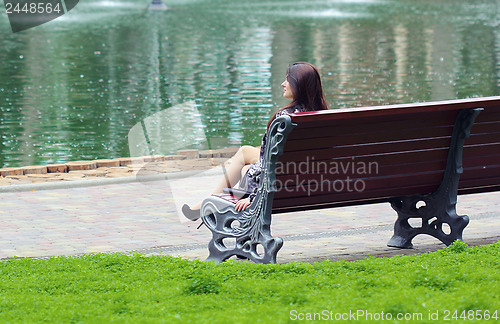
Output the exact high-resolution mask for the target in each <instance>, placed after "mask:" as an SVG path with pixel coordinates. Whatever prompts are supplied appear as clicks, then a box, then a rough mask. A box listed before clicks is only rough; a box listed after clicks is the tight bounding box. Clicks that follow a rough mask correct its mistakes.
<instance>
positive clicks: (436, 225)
mask: <svg viewBox="0 0 500 324" xmlns="http://www.w3.org/2000/svg"><path fill="white" fill-rule="evenodd" d="M482 110H483V109H482V108H474V109H464V110H462V111H460V113H459V114H458V116H457V118H456V121H455V126H454V128H453V134H452V137H451V144H450V148H449V151H448V159H447V163H446V169H445V173H444V176H443V180H442V182H441V184H440V185H439V187H438V189H437V190H436V191H435V192H433V193H429V194H426V195H414V196H406V197H399V198H394V199H392V200H391V206H392V208H393V209H394V210H395V211H396V212H397V213H398V219H397V220H396V223H395V224H394V235H393V236H392V238H391V239H390V241H389V243H387V245H388V246H393V247H399V248H411V247H412V246H413V244H412V243H411V241H412V240H413V238H414V237H415V236H416V235H418V234H428V235H431V236H434V237H435V238H437V239H438V240H440V241H441V242H443V243H444V244H446V245H450V244H451V243H453V242H454V241H455V240H457V239H458V240H462V233H463V230H464V228H465V227H466V226H467V224H468V223H469V217H468V216H466V215H463V216H459V215H457V212H456V204H457V191H458V181H459V179H460V175H461V174H462V172H463V168H462V151H463V147H464V141H465V139H466V138H467V137H469V136H470V129H471V127H472V124H473V123H474V120H475V118H476V116H477V115H478V114H479V113H480V112H481V111H482ZM419 202H420V203H421V204H420V206H419ZM410 219H420V220H421V222H422V224H421V226H418V227H414V226H412V225H410V222H409V221H410ZM443 225H448V227H449V232H448V231H445V228H444V227H443ZM447 232H448V233H447Z"/></svg>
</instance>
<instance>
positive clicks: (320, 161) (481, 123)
mask: <svg viewBox="0 0 500 324" xmlns="http://www.w3.org/2000/svg"><path fill="white" fill-rule="evenodd" d="M476 117H477V118H476ZM473 124H474V127H471V126H472V125H473ZM471 131H472V133H470V132H471ZM268 134H269V145H268V147H267V151H266V155H265V156H266V161H265V165H266V167H265V170H264V171H263V172H262V173H261V178H260V187H259V190H258V194H257V197H256V198H255V199H254V201H253V202H252V204H251V205H250V206H249V207H248V208H247V209H246V210H244V211H242V212H239V213H238V212H236V211H235V210H234V203H235V201H237V199H235V198H234V197H232V196H231V195H228V194H220V195H214V196H211V197H208V198H207V199H205V201H204V203H203V206H202V209H201V214H202V215H203V217H202V219H203V222H204V224H205V225H206V226H207V227H208V228H209V229H210V230H211V231H212V234H213V237H212V239H211V241H210V243H209V246H208V248H209V252H210V255H209V257H208V259H207V260H215V261H217V262H220V261H223V260H226V259H227V258H229V257H231V256H233V255H237V256H239V257H245V258H248V259H250V260H253V261H254V262H262V263H269V262H273V263H275V262H276V255H277V253H278V250H279V249H280V248H281V246H282V244H283V240H282V239H281V238H279V237H272V236H271V233H270V225H271V214H277V213H283V212H292V211H294V212H295V211H303V210H311V209H318V208H332V207H338V206H353V205H360V204H373V203H380V202H389V203H390V204H391V206H392V208H393V209H395V210H396V212H397V214H398V217H397V220H396V222H395V225H394V235H393V237H392V238H391V239H390V241H389V243H388V245H389V246H393V247H400V248H410V247H412V243H411V241H412V239H413V238H414V237H415V236H416V235H419V234H428V235H431V236H434V237H436V238H437V239H439V240H441V241H442V242H443V243H444V244H446V245H449V244H451V243H452V242H453V241H455V240H457V239H459V240H461V239H462V232H463V230H464V228H465V227H466V226H467V224H468V222H469V218H468V217H467V216H459V215H457V214H456V209H455V206H456V202H457V194H469V193H480V192H488V191H495V190H499V189H500V97H486V98H476V99H464V100H452V101H441V102H429V103H415V104H405V105H388V106H380V107H367V108H352V109H336V110H328V111H319V112H308V113H298V114H292V115H290V116H283V117H280V118H277V119H276V120H275V121H274V122H273V123H272V125H271V126H270V128H269V130H268ZM469 135H470V138H469V139H467V141H465V139H466V138H467V137H469ZM464 143H465V145H464ZM462 156H463V157H462ZM462 164H463V166H462ZM462 173H463V175H462V176H461V174H462ZM460 176H461V179H460ZM459 180H460V181H459ZM416 221H417V223H418V224H415V223H416ZM230 240H233V242H234V246H229V244H226V242H227V241H230ZM259 246H260V247H259Z"/></svg>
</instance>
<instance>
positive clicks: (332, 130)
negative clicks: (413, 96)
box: [288, 111, 458, 141]
mask: <svg viewBox="0 0 500 324" xmlns="http://www.w3.org/2000/svg"><path fill="white" fill-rule="evenodd" d="M457 114H458V111H447V112H437V113H429V114H428V115H427V116H424V118H423V116H422V115H420V114H411V115H406V116H400V115H399V116H384V117H377V118H356V119H351V120H325V121H321V120H319V121H316V122H308V123H299V124H298V125H297V127H295V129H294V130H293V132H292V133H291V134H290V135H289V137H288V140H289V141H294V140H297V139H299V140H300V139H309V138H321V137H325V136H328V134H332V135H333V134H344V135H347V134H350V135H355V134H370V133H380V132H385V131H392V132H394V133H396V134H397V133H398V132H399V131H402V132H404V131H406V130H416V129H427V128H434V127H443V126H444V127H446V126H448V127H450V126H451V127H453V125H454V123H455V118H456V115H457Z"/></svg>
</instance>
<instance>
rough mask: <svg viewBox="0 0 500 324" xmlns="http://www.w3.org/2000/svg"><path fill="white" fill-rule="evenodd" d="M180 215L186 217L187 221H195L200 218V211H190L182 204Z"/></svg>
mask: <svg viewBox="0 0 500 324" xmlns="http://www.w3.org/2000/svg"><path fill="white" fill-rule="evenodd" d="M182 213H183V214H184V216H186V218H187V219H189V220H192V221H195V220H198V219H199V218H200V210H199V209H191V208H190V207H189V206H188V205H186V204H184V205H183V206H182Z"/></svg>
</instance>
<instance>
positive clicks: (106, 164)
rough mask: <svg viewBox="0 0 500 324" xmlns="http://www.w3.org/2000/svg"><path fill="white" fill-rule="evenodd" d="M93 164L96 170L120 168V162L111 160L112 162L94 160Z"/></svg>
mask: <svg viewBox="0 0 500 324" xmlns="http://www.w3.org/2000/svg"><path fill="white" fill-rule="evenodd" d="M94 162H95V164H96V167H97V168H101V167H119V166H120V161H118V160H115V159H113V160H109V159H103V160H95V161H94Z"/></svg>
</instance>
